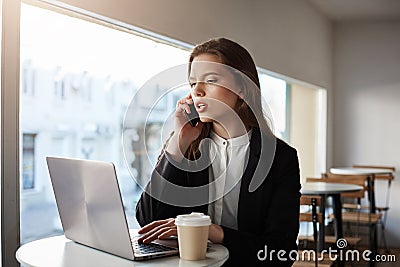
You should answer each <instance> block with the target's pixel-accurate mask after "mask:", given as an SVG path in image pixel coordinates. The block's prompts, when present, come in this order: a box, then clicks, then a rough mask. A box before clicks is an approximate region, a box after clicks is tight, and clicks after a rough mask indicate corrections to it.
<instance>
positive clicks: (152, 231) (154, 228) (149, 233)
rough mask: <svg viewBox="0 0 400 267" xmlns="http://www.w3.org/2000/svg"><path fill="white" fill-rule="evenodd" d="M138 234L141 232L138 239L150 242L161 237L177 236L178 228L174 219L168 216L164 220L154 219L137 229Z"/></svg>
mask: <svg viewBox="0 0 400 267" xmlns="http://www.w3.org/2000/svg"><path fill="white" fill-rule="evenodd" d="M138 234H143V235H142V236H141V237H140V238H139V239H138V241H139V242H143V243H150V242H151V241H153V240H156V239H163V238H167V237H169V236H173V235H175V236H177V235H178V230H177V228H176V225H175V219H174V218H169V219H165V220H159V221H154V222H152V223H149V224H148V225H145V226H143V227H142V228H141V229H139V231H138Z"/></svg>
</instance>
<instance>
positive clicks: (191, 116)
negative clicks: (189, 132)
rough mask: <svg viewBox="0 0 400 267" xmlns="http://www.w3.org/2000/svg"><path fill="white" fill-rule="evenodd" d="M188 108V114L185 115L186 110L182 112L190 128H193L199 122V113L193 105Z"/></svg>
mask: <svg viewBox="0 0 400 267" xmlns="http://www.w3.org/2000/svg"><path fill="white" fill-rule="evenodd" d="M188 105H189V108H190V113H187V112H186V110H184V111H183V112H184V113H185V115H186V117H187V118H188V120H189V123H190V125H191V126H192V127H195V126H196V124H197V123H198V122H199V121H200V118H199V113H198V112H197V110H196V108H195V106H194V104H188Z"/></svg>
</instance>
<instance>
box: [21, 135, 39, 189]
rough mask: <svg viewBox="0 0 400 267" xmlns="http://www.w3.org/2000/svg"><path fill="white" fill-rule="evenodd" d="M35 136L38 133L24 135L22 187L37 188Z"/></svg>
mask: <svg viewBox="0 0 400 267" xmlns="http://www.w3.org/2000/svg"><path fill="white" fill-rule="evenodd" d="M35 138H36V134H23V137H22V189H24V190H26V189H34V188H35Z"/></svg>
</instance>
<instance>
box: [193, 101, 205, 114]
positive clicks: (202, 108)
mask: <svg viewBox="0 0 400 267" xmlns="http://www.w3.org/2000/svg"><path fill="white" fill-rule="evenodd" d="M207 106H208V105H207V104H206V103H204V102H200V101H199V102H196V103H195V107H196V110H197V112H198V113H201V112H204V111H205V110H206V109H207Z"/></svg>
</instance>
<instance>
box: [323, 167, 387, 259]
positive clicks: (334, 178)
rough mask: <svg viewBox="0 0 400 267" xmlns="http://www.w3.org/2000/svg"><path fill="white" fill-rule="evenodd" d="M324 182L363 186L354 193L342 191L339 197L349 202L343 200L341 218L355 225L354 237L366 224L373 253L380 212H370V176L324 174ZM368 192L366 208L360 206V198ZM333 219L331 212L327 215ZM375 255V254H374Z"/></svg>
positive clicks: (375, 251)
mask: <svg viewBox="0 0 400 267" xmlns="http://www.w3.org/2000/svg"><path fill="white" fill-rule="evenodd" d="M324 179H326V182H330V183H345V184H354V185H359V186H362V187H363V190H361V191H359V192H354V193H344V194H342V195H341V197H342V198H343V199H344V200H350V201H351V203H346V202H345V201H344V204H343V206H342V207H343V208H345V211H344V212H342V219H343V222H344V223H347V224H348V225H350V224H355V225H356V227H357V228H356V229H357V231H356V237H358V236H359V227H360V226H367V227H368V229H369V243H370V247H371V250H372V252H373V253H377V250H378V247H377V225H378V223H380V219H381V217H382V214H380V213H371V212H370V211H371V209H370V205H371V194H373V190H374V188H373V187H371V181H370V179H371V177H370V176H368V175H338V174H331V173H328V174H325V178H324ZM366 192H367V194H368V201H369V205H368V206H367V207H366V209H363V206H361V199H363V198H365V193H366ZM328 217H329V218H331V219H333V218H334V216H333V214H330V215H329V216H328ZM374 255H375V254H374Z"/></svg>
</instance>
